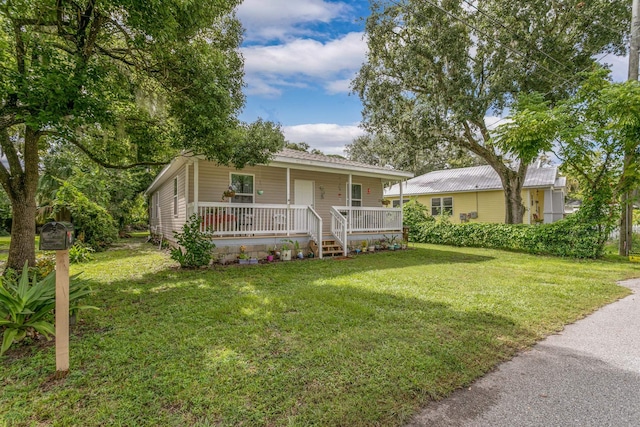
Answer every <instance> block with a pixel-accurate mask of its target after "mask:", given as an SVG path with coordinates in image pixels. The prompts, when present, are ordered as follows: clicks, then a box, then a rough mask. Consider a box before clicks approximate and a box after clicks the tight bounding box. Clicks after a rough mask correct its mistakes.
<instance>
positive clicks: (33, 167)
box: [2, 127, 41, 269]
mask: <svg viewBox="0 0 640 427" xmlns="http://www.w3.org/2000/svg"><path fill="white" fill-rule="evenodd" d="M40 136H41V135H40V132H39V131H38V130H34V129H31V128H29V127H26V128H25V134H24V151H23V153H24V156H23V159H22V163H23V164H22V165H20V164H17V165H16V164H10V170H11V177H10V180H9V181H10V182H8V183H5V182H3V183H2V184H3V186H4V187H5V190H7V194H8V196H9V199H10V200H11V209H12V213H13V224H12V227H11V244H10V245H9V259H8V260H7V267H8V268H13V269H22V267H23V266H24V263H25V261H28V262H29V265H30V266H34V265H35V263H36V254H35V237H36V190H37V188H38V161H39V155H38V140H39V138H40ZM16 158H17V157H16V156H8V160H9V162H11V161H12V160H14V163H16V162H15V159H16Z"/></svg>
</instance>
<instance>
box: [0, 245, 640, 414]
mask: <svg viewBox="0 0 640 427" xmlns="http://www.w3.org/2000/svg"><path fill="white" fill-rule="evenodd" d="M95 258H96V260H95V261H93V262H92V263H89V264H84V265H81V266H79V267H74V270H76V271H79V270H84V275H85V276H86V277H88V278H90V279H91V280H92V281H93V283H94V285H93V286H94V289H95V290H96V294H95V296H94V297H92V298H91V300H90V301H87V303H88V304H90V305H96V306H99V307H101V310H100V311H88V312H84V313H83V314H81V323H80V324H79V325H78V326H77V327H76V328H75V329H74V331H73V334H72V338H71V372H70V374H69V375H68V376H67V377H66V378H64V379H62V380H56V379H54V377H53V375H52V374H53V373H54V371H55V354H54V347H53V345H52V343H48V344H38V345H35V346H30V347H26V346H20V347H17V348H14V349H12V350H10V351H9V352H8V353H7V355H6V356H5V357H4V358H2V359H0V378H1V380H0V381H1V382H0V385H1V389H2V393H0V414H1V415H0V425H3V424H7V425H82V426H94V425H96V426H97V425H127V426H138V425H163V426H184V425H202V426H204V425H261V426H262V425H345V426H346V425H348V426H354V425H401V424H402V423H403V422H406V421H407V419H408V418H409V417H411V415H412V414H413V413H415V411H416V410H418V408H420V407H421V406H422V405H424V404H425V403H427V402H428V401H429V400H430V399H438V398H441V397H443V396H445V395H447V394H448V393H450V392H451V391H452V390H454V389H455V388H458V387H461V386H464V385H467V384H469V383H470V382H472V381H473V380H474V379H475V378H478V377H479V376H481V375H483V374H484V373H486V372H487V371H489V370H490V369H492V368H493V367H494V366H495V365H496V364H497V363H499V362H501V361H503V360H505V359H508V358H510V357H512V356H513V355H514V354H515V353H516V352H517V351H518V350H520V349H523V348H525V347H527V346H530V345H532V344H533V343H534V342H536V341H537V340H540V339H541V338H542V337H544V336H546V335H548V334H550V333H553V332H554V331H558V330H560V329H561V328H562V327H563V325H565V324H566V323H569V322H573V321H575V320H576V319H579V318H581V317H583V316H584V315H586V314H587V313H589V312H591V311H593V310H595V309H596V308H597V307H600V306H602V305H603V304H606V303H608V302H611V301H614V300H615V299H617V298H620V297H622V296H625V295H627V294H628V290H627V289H625V288H621V287H618V286H616V285H615V284H614V281H615V280H620V279H625V278H629V277H638V276H640V266H639V265H637V264H629V263H627V262H620V261H618V262H613V261H597V262H594V261H572V260H562V259H557V258H546V257H535V256H530V255H522V254H515V253H509V252H501V251H494V250H482V249H471V248H464V249H461V248H451V247H443V246H434V245H418V246H417V248H416V249H415V250H409V251H400V252H386V253H376V254H367V255H361V256H359V257H357V258H355V259H350V260H305V261H292V262H290V263H278V264H273V265H258V266H249V267H227V268H220V269H218V270H209V271H205V270H198V271H180V270H177V269H176V268H175V266H174V264H173V263H172V262H171V260H169V259H168V257H167V255H166V254H164V253H161V252H158V251H157V250H156V249H155V248H154V247H152V246H151V245H146V244H142V243H135V242H125V243H124V246H121V247H120V248H117V249H115V250H111V251H108V252H105V253H100V254H96V255H95Z"/></svg>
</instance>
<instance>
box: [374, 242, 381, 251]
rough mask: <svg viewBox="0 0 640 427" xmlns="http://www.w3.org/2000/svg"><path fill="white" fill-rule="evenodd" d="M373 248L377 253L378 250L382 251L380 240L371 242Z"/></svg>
mask: <svg viewBox="0 0 640 427" xmlns="http://www.w3.org/2000/svg"><path fill="white" fill-rule="evenodd" d="M373 247H374V248H375V250H376V251H379V250H380V249H382V245H381V244H380V240H376V241H375V242H373Z"/></svg>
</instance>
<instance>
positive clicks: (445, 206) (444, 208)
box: [431, 197, 453, 216]
mask: <svg viewBox="0 0 640 427" xmlns="http://www.w3.org/2000/svg"><path fill="white" fill-rule="evenodd" d="M439 215H453V197H433V198H432V199H431V216H439Z"/></svg>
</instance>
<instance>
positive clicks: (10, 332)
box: [0, 328, 18, 356]
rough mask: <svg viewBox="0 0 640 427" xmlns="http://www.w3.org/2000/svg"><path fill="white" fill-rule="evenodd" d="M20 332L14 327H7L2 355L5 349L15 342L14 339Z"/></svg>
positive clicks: (3, 339)
mask: <svg viewBox="0 0 640 427" xmlns="http://www.w3.org/2000/svg"><path fill="white" fill-rule="evenodd" d="M17 334H18V330H17V329H14V328H9V329H5V331H4V334H3V336H2V347H1V348H0V356H2V355H3V354H4V352H5V351H7V350H8V349H9V347H11V344H13V339H14V338H15V336H16V335H17Z"/></svg>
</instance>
